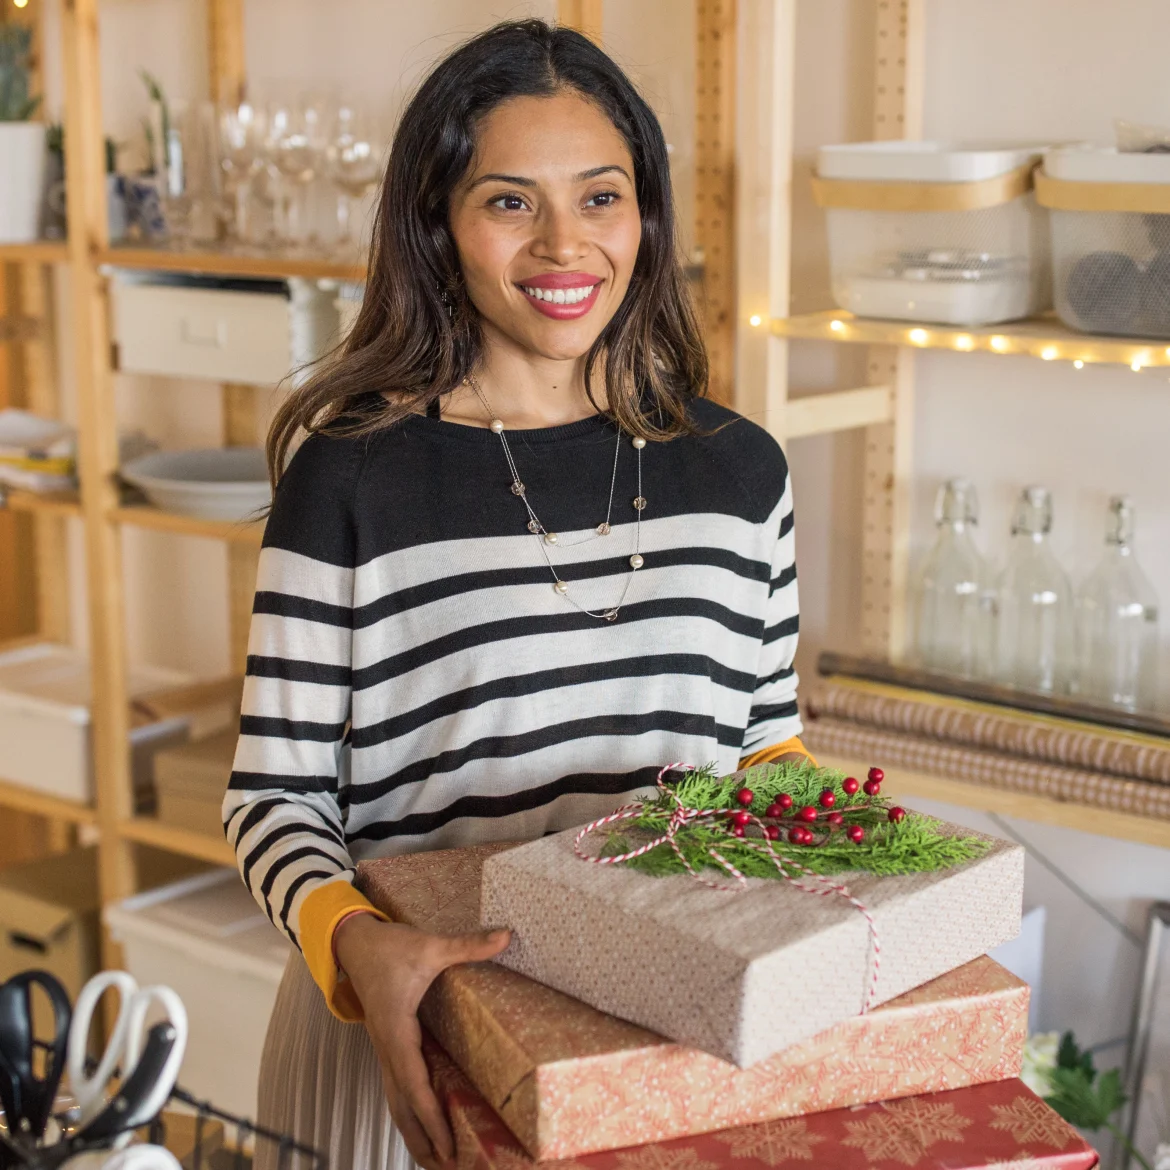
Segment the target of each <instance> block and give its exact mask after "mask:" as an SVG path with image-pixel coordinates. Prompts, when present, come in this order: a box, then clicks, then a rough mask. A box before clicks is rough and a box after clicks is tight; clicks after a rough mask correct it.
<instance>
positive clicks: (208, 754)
mask: <svg viewBox="0 0 1170 1170" xmlns="http://www.w3.org/2000/svg"><path fill="white" fill-rule="evenodd" d="M238 738H239V736H238V734H237V733H236V731H235V730H234V729H228V730H225V731H220V732H218V733H216V734H215V735H210V736H208V737H207V738H206V739H194V740H191V741H190V742H189V743H184V744H180V745H178V746H177V747H172V748H165V749H164V750H163V751H160V752H159V753H158V754H157V755H156V756H155V758H154V786H155V790H156V792H157V793H158V819H159V820H160V821H164V822H166V823H167V824H171V825H178V826H179V827H180V828H184V829H192V830H194V831H195V832H200V833H206V834H208V835H209V836H219V835H220V834H222V833H223V821H222V819H221V816H220V806H221V805H222V803H223V794H224V792H226V791H227V786H228V780H229V779H230V777H231V773H232V760H233V758H234V756H235V752H236V741H237V740H238Z"/></svg>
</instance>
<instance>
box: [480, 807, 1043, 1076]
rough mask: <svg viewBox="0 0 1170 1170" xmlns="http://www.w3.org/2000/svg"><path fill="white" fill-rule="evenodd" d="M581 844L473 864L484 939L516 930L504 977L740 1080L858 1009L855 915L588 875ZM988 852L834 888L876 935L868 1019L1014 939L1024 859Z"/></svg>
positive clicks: (790, 893)
mask: <svg viewBox="0 0 1170 1170" xmlns="http://www.w3.org/2000/svg"><path fill="white" fill-rule="evenodd" d="M935 824H936V826H937V827H938V828H939V829H940V830H941V831H942V832H944V833H955V834H964V835H966V836H974V835H975V834H971V833H970V832H968V831H967V830H964V829H960V828H959V827H958V826H952V825H947V824H945V823H944V822H935ZM576 836H577V834H576V832H575V831H574V830H571V829H570V830H569V831H568V832H564V833H557V834H554V835H552V836H548V837H543V838H541V839H540V840H538V841H531V842H529V843H527V844H525V845H521V846H519V847H517V848H515V849H509V850H507V851H506V852H503V853H498V854H496V855H495V856H493V857H490V858H488V859H487V861H486V862H485V863H484V867H483V889H482V895H481V898H482V901H481V907H480V915H481V920H482V924H483V925H484V926H485V927H502V926H506V927H509V928H511V930H512V942H511V944H510V945H509V947H508V949H507V950H506V951H505V952H504V953H503V954H502V955H500V956H499V959H498V960H497V961H498V962H500V963H502V964H503V965H504V966H506V967H509V968H511V969H512V970H513V971H517V972H519V973H520V974H522V975H527V976H529V978H531V979H535V980H537V981H538V982H540V983H545V984H548V986H550V987H555V988H556V989H557V990H558V991H563V992H565V993H566V994H567V995H571V996H573V997H574V998H576V999H581V1000H584V1001H585V1002H586V1003H588V1004H590V1005H592V1006H593V1007H596V1008H598V1009H599V1010H600V1011H604V1012H608V1013H610V1014H611V1015H615V1016H620V1017H621V1018H622V1019H625V1020H630V1021H631V1022H633V1023H635V1024H641V1025H642V1026H643V1027H645V1028H649V1029H651V1030H652V1031H655V1032H659V1033H661V1034H662V1035H664V1036H668V1037H670V1039H672V1040H675V1041H677V1042H678V1043H680V1044H685V1045H687V1046H688V1047H692V1048H701V1049H702V1050H703V1051H704V1052H710V1053H712V1054H713V1055H715V1056H720V1057H722V1058H723V1059H724V1060H729V1061H731V1062H732V1063H734V1064H737V1065H739V1066H740V1067H741V1068H746V1067H749V1066H750V1065H753V1064H755V1063H756V1062H757V1061H760V1060H763V1059H765V1058H766V1057H768V1056H771V1055H773V1054H774V1053H776V1052H780V1051H781V1050H783V1049H785V1048H788V1047H790V1046H791V1045H793V1044H795V1043H797V1042H798V1041H800V1040H804V1039H806V1038H807V1037H809V1036H815V1035H816V1034H817V1033H818V1032H822V1031H824V1030H825V1029H826V1028H828V1027H831V1026H832V1025H833V1024H835V1023H838V1022H840V1021H842V1020H846V1019H848V1018H849V1017H850V1016H854V1015H856V1014H857V1013H858V1012H859V1011H860V1010H861V1009H862V1006H863V1004H864V1003H865V1001H866V998H867V994H868V992H869V988H870V985H871V983H872V981H873V976H874V972H875V966H874V962H875V957H874V954H873V951H872V949H871V946H870V938H869V929H868V925H867V922H866V918H865V915H864V914H863V913H862V912H861V911H859V910H858V909H857V908H856V907H855V906H854V905H851V904H850V902H849V901H847V900H846V899H845V898H844V897H837V896H828V897H822V896H817V894H815V893H809V892H806V891H805V890H802V889H798V888H796V887H795V886H794V885H793V884H790V883H788V882H785V881H780V880H771V879H767V878H754V879H750V880H749V881H748V883H747V887H746V888H744V889H738V888H733V889H712V888H711V887H710V886H709V885H706V884H704V883H703V882H701V881H698V880H696V878H694V877H692V876H690V875H687V874H679V875H675V876H669V877H654V876H649V875H647V874H643V873H639V872H638V871H637V870H635V869H631V868H629V867H628V866H625V865H594V864H590V863H589V862H588V861H586V860H583V859H582V858H580V857H578V856H577V855H576V853H575V852H574V840H575V838H576ZM986 840H987V842H988V849H987V851H986V852H985V853H983V854H982V855H980V856H978V857H977V858H975V860H973V861H968V862H965V863H964V864H962V865H957V866H954V867H953V868H950V869H944V870H938V871H935V872H931V873H915V874H908V875H905V876H895V877H877V876H875V875H873V874H871V873H850V874H843V875H840V876H838V877H837V878H836V879H834V880H835V881H837V882H844V883H845V884H846V885H847V886H848V889H849V891H850V892H851V893H852V895H853V896H854V897H855V898H856V899H857V900H859V901H860V902H861V903H862V904H863V905H864V906H865V908H866V909H867V911H868V913H869V914H870V915H871V916H872V919H873V922H874V923H875V925H876V930H877V933H878V940H879V943H880V961H879V962H878V963H877V965H876V975H877V979H876V990H875V994H874V996H873V999H872V1003H873V1004H880V1003H885V1002H886V1001H888V1000H891V999H893V998H894V997H895V996H898V995H901V994H902V993H903V992H906V991H909V990H910V989H911V988H914V987H918V986H919V985H920V984H922V983H926V982H927V981H928V980H930V979H934V978H936V977H937V976H939V975H942V974H944V973H945V972H947V971H951V970H953V969H954V968H956V967H958V966H961V965H962V964H963V963H967V962H970V961H971V960H972V959H974V958H976V957H977V956H979V955H982V954H983V953H984V952H986V951H988V950H990V949H991V948H992V947H995V946H998V945H999V944H1000V943H1003V942H1007V941H1008V940H1009V939H1011V938H1014V937H1015V936H1016V935H1017V934H1018V933H1019V930H1020V918H1021V913H1022V902H1023V883H1024V850H1023V849H1022V848H1021V847H1020V846H1019V845H1015V844H1011V843H1009V842H1006V841H999V840H996V839H994V838H986ZM596 842H597V838H592V839H587V841H586V845H592V846H593V848H594V849H596V848H597V844H596ZM806 880H807V879H806ZM818 889H823V887H818Z"/></svg>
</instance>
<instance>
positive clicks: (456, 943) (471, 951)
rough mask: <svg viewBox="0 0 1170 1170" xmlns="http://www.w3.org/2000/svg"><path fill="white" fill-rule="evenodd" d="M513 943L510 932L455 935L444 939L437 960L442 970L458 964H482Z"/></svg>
mask: <svg viewBox="0 0 1170 1170" xmlns="http://www.w3.org/2000/svg"><path fill="white" fill-rule="evenodd" d="M511 941H512V932H511V931H508V930H486V931H479V932H477V933H475V934H460V935H455V936H454V937H450V938H444V939H443V946H442V948H441V949H440V950H439V953H438V955H437V959H438V961H439V962H440V963H441V964H442V968H446V967H454V966H455V964H456V963H480V962H483V961H484V960H485V959H493V958H495V956H496V955H498V954H499V953H500V952H501V951H502V950H504V949H505V948H506V947H507V945H508V944H509V943H510V942H511Z"/></svg>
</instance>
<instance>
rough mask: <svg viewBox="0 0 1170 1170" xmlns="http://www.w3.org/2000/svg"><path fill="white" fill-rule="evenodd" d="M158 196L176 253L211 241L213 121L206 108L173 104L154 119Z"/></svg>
mask: <svg viewBox="0 0 1170 1170" xmlns="http://www.w3.org/2000/svg"><path fill="white" fill-rule="evenodd" d="M155 121H156V124H155V126H154V141H155V142H156V143H157V147H156V151H157V154H158V163H157V170H158V174H159V179H160V186H159V196H160V202H161V205H162V212H163V216H164V218H165V219H166V224H167V234H168V236H169V237H170V239H171V241H172V243H174V244H175V245H177V246H178V247H180V248H185V247H188V246H189V245H191V244H193V243H204V244H205V243H210V242H212V241H213V240H214V239H215V236H216V228H217V225H216V214H215V208H216V203H217V202H218V192H217V186H218V168H217V167H216V163H215V158H216V153H217V151H216V143H215V118H214V111H213V110H212V108H211V106H210V104H209V103H207V102H191V103H189V102H174V103H172V106H171V109H170V111H169V117H168V118H166V120H165V121H164V120H163V119H162V118H160V117H156V120H155Z"/></svg>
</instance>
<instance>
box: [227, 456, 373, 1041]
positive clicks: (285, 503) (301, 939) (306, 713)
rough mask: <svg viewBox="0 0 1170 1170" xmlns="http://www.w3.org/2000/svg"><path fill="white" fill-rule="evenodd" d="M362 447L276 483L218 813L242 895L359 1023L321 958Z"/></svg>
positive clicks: (332, 892)
mask: <svg viewBox="0 0 1170 1170" xmlns="http://www.w3.org/2000/svg"><path fill="white" fill-rule="evenodd" d="M360 464H361V447H360V444H359V443H357V442H356V441H353V440H342V439H334V438H329V437H326V436H322V435H315V436H313V437H311V438H310V439H308V440H307V441H306V442H305V443H304V444H303V445H302V447H301V449H300V450H299V451H298V452H297V454H296V456H295V457H294V458H293V460H292V462H291V463H290V465H289V467H288V470H287V471H286V472H285V474H284V476H283V477H282V478H281V481H280V484H279V486H278V488H277V491H276V496H275V499H274V500H273V506H272V512H271V514H270V516H269V519H268V524H267V526H266V528H265V534H264V544H263V547H262V549H261V552H260V563H259V570H258V573H257V581H256V597H255V602H254V605H253V611H252V626H251V631H250V634H249V638H248V663H247V670H246V675H245V681H244V700H243V708H242V711H241V716H240V739H239V744H238V746H237V748H236V755H235V762H234V764H233V769H232V775H231V780H230V782H229V785H228V790H227V794H226V795H225V797H224V802H223V820H224V830H225V832H226V834H227V838H228V840H229V841H230V842H231V844H232V847H233V848H234V849H235V852H236V860H237V864H238V865H239V869H240V874H241V876H242V877H243V879H244V884H245V885H246V886H247V887H248V889H249V890H250V891H251V893H252V896H253V897H254V898H255V899H256V901H257V902H258V903H259V904H260V907H261V909H263V910H264V912H265V913H266V914H267V915H268V917H269V918H270V919H271V920H272V922H273V923H274V924H275V925H276V926H277V927H278V928H279V929H280V930H282V931H283V932H284V933H285V934H287V935H288V937H289V938H290V939H291V940H292V941H293V943H294V944H295V945H296V946H297V947H299V948H300V949H301V951H302V952H303V954H304V956H305V960H306V962H307V964H308V966H309V970H310V972H311V973H312V975H313V977H314V979H315V980H316V982H317V983H318V985H319V986H320V987H321V988H322V990H323V991H324V993H325V996H326V999H327V1001H328V1002H329V1005H330V1008H331V1009H332V1010H333V1011H334V1012H335V1014H337V1015H340V1016H341V1017H342V1018H348V1019H355V1018H360V1008H359V1007H358V1005H357V1004H356V1001H355V1000H354V998H353V996H352V993H351V992H350V991H349V988H348V985H346V984H345V983H344V982H341V983H339V979H338V971H337V967H336V964H335V962H334V960H333V957H332V936H333V930H334V929H335V927H336V926H337V924H338V923H339V922H340V921H341V920H342V919H343V918H344V917H346V916H347V915H348V914H350V913H352V912H353V910H355V909H368V910H371V911H372V910H373V907H371V906H370V905H369V903H368V902H367V901H366V899H365V898H364V897H362V895H361V894H359V893H358V892H357V891H356V890H355V889H354V887H353V877H354V865H353V861H352V859H351V858H350V855H349V850H348V848H347V845H346V839H345V822H344V818H343V816H342V807H343V804H342V796H341V792H342V789H343V787H344V784H345V774H344V773H345V767H344V762H345V753H344V752H343V745H344V743H345V739H346V735H347V730H348V725H349V715H350V688H351V679H350V670H351V636H352V629H353V579H354V561H355V555H356V549H355V544H356V541H355V534H354V525H353V510H352V498H353V491H354V487H355V484H356V479H357V476H358V473H359V471H360Z"/></svg>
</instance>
